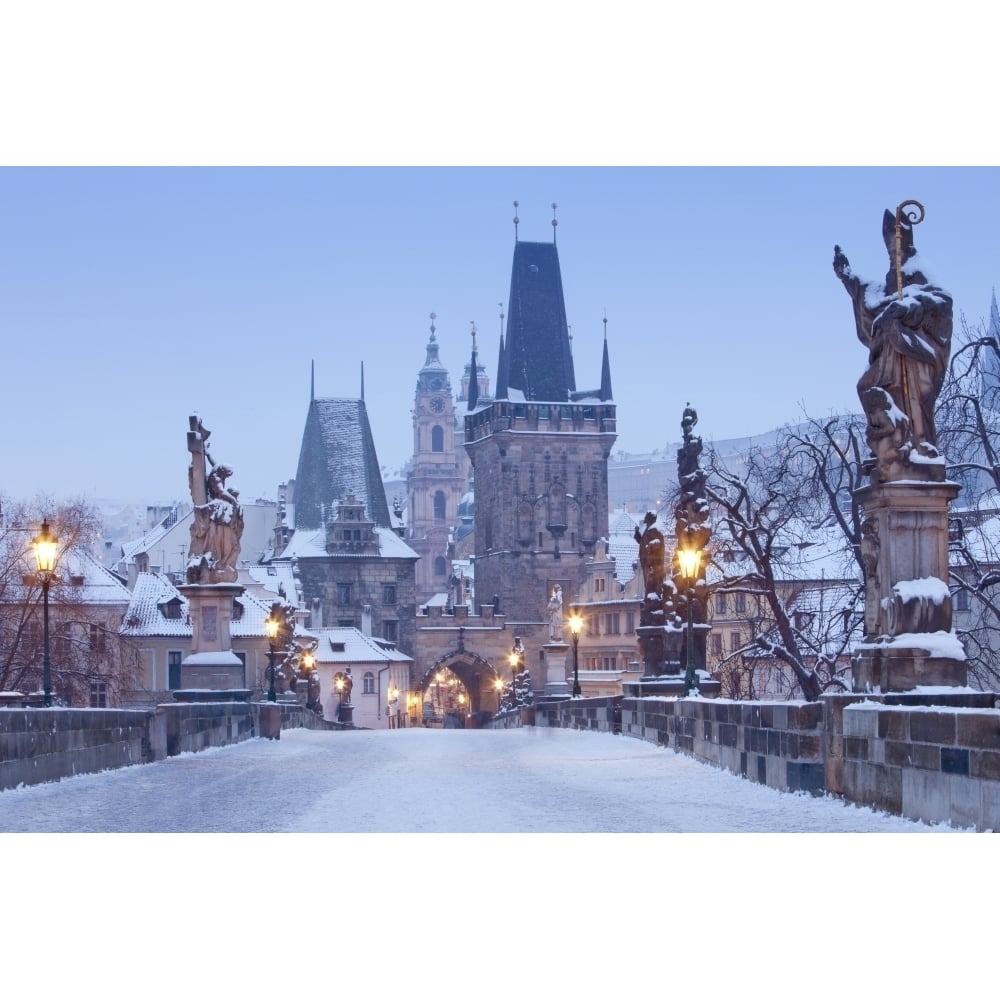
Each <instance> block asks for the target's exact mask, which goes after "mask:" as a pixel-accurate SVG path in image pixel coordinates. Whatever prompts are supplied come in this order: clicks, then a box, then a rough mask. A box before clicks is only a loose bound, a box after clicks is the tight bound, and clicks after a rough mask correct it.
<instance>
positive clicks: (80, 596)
mask: <svg viewBox="0 0 1000 1000" xmlns="http://www.w3.org/2000/svg"><path fill="white" fill-rule="evenodd" d="M35 572H36V566H35V561H34V557H33V556H32V555H31V553H27V554H26V556H25V558H24V564H23V566H22V567H21V571H20V575H21V576H22V577H29V578H31V579H32V580H33V577H34V574H35ZM34 587H35V584H34V583H33V582H32V583H31V584H29V585H28V586H27V587H26V586H25V585H24V584H22V583H21V582H20V579H17V578H15V576H14V574H11V577H10V582H9V583H8V585H7V587H6V588H5V589H4V595H3V596H4V600H5V601H7V602H13V603H21V602H23V601H24V600H26V599H27V595H28V590H29V588H31V589H34ZM36 592H37V591H36ZM130 598H131V594H130V593H129V590H128V588H127V587H126V586H125V584H124V583H122V581H121V580H120V579H119V578H118V577H117V576H115V575H114V573H112V572H111V571H110V570H109V569H107V568H106V567H105V566H103V565H102V564H101V563H100V562H99V561H98V560H97V559H95V558H94V557H93V556H92V555H91V554H90V553H89V552H87V551H86V550H85V549H76V548H73V549H67V550H66V551H64V552H62V553H61V554H60V555H59V562H58V564H57V565H56V579H55V580H54V581H53V583H52V586H51V589H50V591H49V599H50V600H51V601H52V603H53V604H59V603H63V602H65V603H71V604H87V605H105V606H109V605H112V606H113V605H119V606H121V607H122V608H123V609H124V607H125V606H126V605H127V604H128V602H129V600H130Z"/></svg>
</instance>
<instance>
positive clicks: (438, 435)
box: [431, 424, 444, 451]
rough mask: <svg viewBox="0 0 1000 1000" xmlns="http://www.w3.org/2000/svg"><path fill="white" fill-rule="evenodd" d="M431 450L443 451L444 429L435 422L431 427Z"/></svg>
mask: <svg viewBox="0 0 1000 1000" xmlns="http://www.w3.org/2000/svg"><path fill="white" fill-rule="evenodd" d="M431 451H444V431H443V430H442V429H441V428H440V427H438V426H437V424H435V425H434V426H433V427H432V428H431Z"/></svg>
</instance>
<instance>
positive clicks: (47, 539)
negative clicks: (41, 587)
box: [31, 520, 59, 576]
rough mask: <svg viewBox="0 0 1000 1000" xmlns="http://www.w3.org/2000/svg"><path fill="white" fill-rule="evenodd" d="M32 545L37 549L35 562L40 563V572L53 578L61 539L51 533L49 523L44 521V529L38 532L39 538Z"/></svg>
mask: <svg viewBox="0 0 1000 1000" xmlns="http://www.w3.org/2000/svg"><path fill="white" fill-rule="evenodd" d="M31 544H32V545H33V546H34V547H35V560H36V562H37V563H38V572H39V573H42V574H44V575H49V576H51V574H52V573H54V572H55V569H56V552H57V550H58V547H59V539H58V538H56V536H55V535H53V534H52V533H51V532H50V531H49V522H48V521H47V520H43V521H42V529H41V531H39V532H38V537H37V538H35V539H33V540H32V542H31Z"/></svg>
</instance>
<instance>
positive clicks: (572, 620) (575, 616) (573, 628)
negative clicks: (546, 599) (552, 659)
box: [569, 608, 583, 698]
mask: <svg viewBox="0 0 1000 1000" xmlns="http://www.w3.org/2000/svg"><path fill="white" fill-rule="evenodd" d="M582 628H583V616H582V615H581V614H580V612H579V611H578V610H577V609H576V608H573V610H572V613H571V614H570V616H569V631H570V635H572V636H573V697H574V698H579V697H580V630H581V629H582Z"/></svg>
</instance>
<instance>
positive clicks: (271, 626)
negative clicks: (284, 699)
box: [264, 615, 281, 701]
mask: <svg viewBox="0 0 1000 1000" xmlns="http://www.w3.org/2000/svg"><path fill="white" fill-rule="evenodd" d="M280 628H281V623H280V622H279V621H278V619H277V618H275V617H274V615H268V616H267V619H266V620H265V622H264V633H265V635H267V676H268V684H267V700H268V701H277V700H278V696H277V694H276V693H275V690H274V658H275V655H276V654H275V648H274V640H275V639H277V638H278V630H279V629H280Z"/></svg>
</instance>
